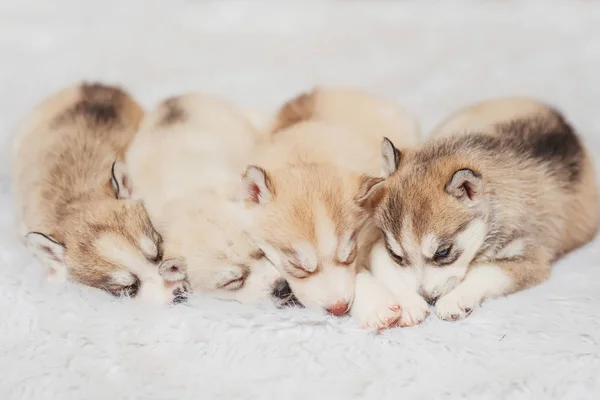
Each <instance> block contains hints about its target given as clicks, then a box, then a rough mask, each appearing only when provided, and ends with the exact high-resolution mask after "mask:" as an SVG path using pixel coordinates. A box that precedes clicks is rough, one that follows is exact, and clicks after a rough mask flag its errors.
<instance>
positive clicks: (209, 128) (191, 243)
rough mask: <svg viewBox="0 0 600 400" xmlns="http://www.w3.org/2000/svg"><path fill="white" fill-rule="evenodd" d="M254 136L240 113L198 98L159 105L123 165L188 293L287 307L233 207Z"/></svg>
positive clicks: (280, 282) (276, 276)
mask: <svg viewBox="0 0 600 400" xmlns="http://www.w3.org/2000/svg"><path fill="white" fill-rule="evenodd" d="M257 135H258V132H257V131H256V130H255V129H254V127H253V125H252V123H251V121H249V120H248V119H247V118H246V116H245V115H244V113H243V112H242V110H241V109H239V108H238V107H236V106H234V105H233V104H231V103H229V102H227V101H224V100H221V99H219V98H214V97H210V96H206V95H202V94H196V93H190V94H186V95H182V96H178V97H173V98H170V99H167V100H165V101H163V102H162V103H160V104H159V105H158V106H157V107H156V108H155V110H154V111H152V112H150V113H149V114H148V115H147V116H146V118H145V119H144V121H143V123H142V126H141V128H140V131H139V133H138V134H137V136H136V137H135V139H134V141H133V143H132V144H131V146H130V148H129V150H128V152H127V155H126V163H127V166H128V169H129V171H130V173H131V176H132V180H133V182H134V183H135V186H134V196H136V197H139V198H142V199H144V202H145V204H146V207H147V209H148V211H149V213H150V215H151V218H152V220H153V221H154V222H155V223H156V225H157V226H158V228H159V230H160V231H161V232H162V233H163V235H164V238H165V253H166V254H167V255H169V256H174V257H175V256H177V257H183V258H184V259H185V260H186V261H187V265H188V277H189V280H190V283H191V286H192V288H193V289H194V290H196V291H198V292H202V293H205V294H207V295H210V296H214V297H217V298H221V299H228V300H237V301H240V302H245V303H249V302H255V301H261V300H265V299H271V300H272V301H273V302H275V303H276V304H277V305H284V304H289V303H290V302H293V301H294V299H293V296H292V294H291V291H290V290H289V287H287V283H286V282H285V280H284V279H283V278H282V276H281V274H280V273H279V272H278V271H277V270H276V269H275V268H274V267H273V265H272V264H271V263H270V262H269V261H268V260H267V259H266V258H265V257H264V253H263V252H262V251H261V249H260V248H259V247H258V246H257V245H256V244H255V243H254V241H253V240H252V239H251V238H250V236H249V235H248V234H247V233H246V232H245V226H246V222H245V221H244V218H245V214H244V213H242V212H240V207H239V205H238V203H237V202H236V200H235V192H236V190H235V189H236V188H237V185H238V182H239V176H240V171H242V170H243V167H244V166H245V164H246V163H247V162H248V160H249V159H250V155H251V153H252V151H253V150H254V146H255V142H256V140H257Z"/></svg>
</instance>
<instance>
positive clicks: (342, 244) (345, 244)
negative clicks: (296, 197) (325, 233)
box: [335, 233, 356, 262]
mask: <svg viewBox="0 0 600 400" xmlns="http://www.w3.org/2000/svg"><path fill="white" fill-rule="evenodd" d="M351 236H352V233H344V234H342V235H341V236H340V238H339V241H338V243H337V249H336V254H335V257H336V258H337V259H338V260H340V261H342V262H345V261H346V260H348V258H349V257H350V254H351V253H352V252H353V251H355V250H356V241H355V240H352V239H351Z"/></svg>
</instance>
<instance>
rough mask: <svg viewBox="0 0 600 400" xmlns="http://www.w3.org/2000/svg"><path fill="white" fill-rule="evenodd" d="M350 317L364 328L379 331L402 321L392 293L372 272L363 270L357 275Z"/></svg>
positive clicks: (398, 306)
mask: <svg viewBox="0 0 600 400" xmlns="http://www.w3.org/2000/svg"><path fill="white" fill-rule="evenodd" d="M350 315H351V316H352V318H354V319H355V320H356V321H357V322H358V324H359V325H360V326H361V327H362V328H368V329H374V330H377V331H379V330H381V329H385V328H387V327H389V326H390V325H393V324H395V323H396V322H397V321H398V319H400V316H401V309H400V305H399V304H398V302H397V301H396V299H395V298H394V296H393V295H392V293H391V292H390V291H389V290H388V289H387V288H386V287H385V286H384V285H383V284H382V283H381V282H379V281H378V280H377V279H375V278H374V277H373V275H371V272H370V271H368V270H366V269H365V268H361V269H360V270H359V271H358V273H357V274H356V289H355V293H354V302H353V303H352V308H351V309H350Z"/></svg>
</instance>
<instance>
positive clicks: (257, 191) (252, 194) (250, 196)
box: [241, 165, 275, 205]
mask: <svg viewBox="0 0 600 400" xmlns="http://www.w3.org/2000/svg"><path fill="white" fill-rule="evenodd" d="M242 185H243V186H242V191H243V193H242V196H241V197H242V199H243V200H244V201H246V202H248V203H250V204H253V205H264V204H267V203H268V202H270V201H271V200H272V199H273V197H274V196H275V190H274V187H273V183H272V182H271V179H270V178H269V175H268V174H267V172H266V171H265V170H264V169H263V168H261V167H259V166H256V165H250V166H248V167H247V168H246V171H244V173H243V174H242Z"/></svg>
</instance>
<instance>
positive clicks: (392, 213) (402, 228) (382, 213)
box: [375, 140, 488, 300]
mask: <svg viewBox="0 0 600 400" xmlns="http://www.w3.org/2000/svg"><path fill="white" fill-rule="evenodd" d="M435 145H436V144H435V143H432V144H429V145H428V146H435ZM425 151H428V150H427V149H425V150H423V149H422V150H419V151H417V152H415V153H413V154H407V155H406V156H404V155H401V154H400V152H399V151H398V150H397V149H396V148H395V147H394V146H393V144H392V143H391V142H390V141H388V140H386V141H384V144H383V146H382V153H383V159H384V171H387V172H388V175H390V176H389V177H388V179H387V181H386V189H387V190H386V191H385V193H384V195H383V198H382V200H381V202H380V203H379V204H378V207H377V211H376V217H375V222H376V224H377V226H378V227H379V228H380V229H381V230H382V232H383V236H384V238H385V243H386V247H387V250H388V253H389V255H390V257H391V258H392V259H393V260H394V261H396V263H397V264H398V266H399V268H412V269H414V270H415V273H417V274H418V276H420V278H421V292H422V294H423V296H424V297H426V298H428V299H429V300H435V299H436V298H438V297H440V296H442V295H444V294H445V293H447V292H449V291H450V290H452V289H453V288H454V287H455V286H456V285H457V284H458V283H460V281H461V280H462V279H463V278H464V276H465V274H466V272H467V269H468V266H469V264H470V262H471V261H472V259H473V258H474V257H475V256H476V254H477V253H478V251H479V249H480V248H481V246H482V245H483V243H484V240H485V238H486V235H487V232H488V228H487V220H488V218H487V216H488V206H487V202H486V201H485V196H486V194H485V182H484V178H483V177H482V175H481V172H479V171H478V169H477V168H476V167H475V166H473V165H470V164H469V163H467V162H465V160H462V159H461V158H460V157H457V156H449V157H441V158H429V159H427V160H426V162H424V159H423V157H422V154H421V152H425Z"/></svg>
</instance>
